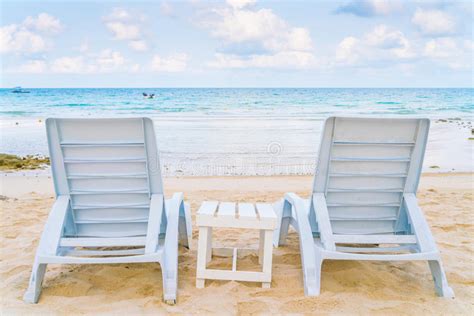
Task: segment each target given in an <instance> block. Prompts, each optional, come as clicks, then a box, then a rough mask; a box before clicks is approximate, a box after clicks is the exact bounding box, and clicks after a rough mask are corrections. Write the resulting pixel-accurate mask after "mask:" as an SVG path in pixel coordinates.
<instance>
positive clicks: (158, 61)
mask: <svg viewBox="0 0 474 316" xmlns="http://www.w3.org/2000/svg"><path fill="white" fill-rule="evenodd" d="M187 61H188V56H187V55H186V54H185V53H178V54H173V55H170V56H168V57H167V58H164V57H160V56H159V55H154V56H153V59H152V61H151V70H153V71H157V72H181V71H184V70H185V69H186V65H187Z"/></svg>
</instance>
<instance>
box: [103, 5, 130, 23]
mask: <svg viewBox="0 0 474 316" xmlns="http://www.w3.org/2000/svg"><path fill="white" fill-rule="evenodd" d="M105 19H106V20H111V21H115V20H119V21H127V20H130V19H132V15H131V14H130V13H129V12H128V11H127V10H125V9H124V8H113V9H112V12H110V14H109V15H107V16H106V17H105Z"/></svg>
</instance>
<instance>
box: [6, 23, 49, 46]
mask: <svg viewBox="0 0 474 316" xmlns="http://www.w3.org/2000/svg"><path fill="white" fill-rule="evenodd" d="M47 47H48V45H47V44H46V40H45V39H44V38H43V37H42V36H41V35H38V34H36V33H34V32H31V31H29V30H28V29H26V28H24V27H22V26H18V25H16V24H10V25H7V26H3V27H1V28H0V52H2V53H12V52H21V53H39V52H43V51H45V50H46V49H47Z"/></svg>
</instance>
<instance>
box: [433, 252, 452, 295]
mask: <svg viewBox="0 0 474 316" xmlns="http://www.w3.org/2000/svg"><path fill="white" fill-rule="evenodd" d="M428 264H429V266H430V270H431V274H432V275H433V281H434V283H435V289H436V293H437V294H438V296H441V297H446V298H454V291H453V289H452V288H451V287H450V286H449V285H448V279H447V278H446V273H445V272H444V269H443V265H442V264H441V261H440V260H430V261H428Z"/></svg>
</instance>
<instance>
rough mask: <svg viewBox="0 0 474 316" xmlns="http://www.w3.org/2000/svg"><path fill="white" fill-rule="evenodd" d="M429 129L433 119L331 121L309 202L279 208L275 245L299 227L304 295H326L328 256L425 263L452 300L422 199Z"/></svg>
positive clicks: (289, 200)
mask: <svg viewBox="0 0 474 316" xmlns="http://www.w3.org/2000/svg"><path fill="white" fill-rule="evenodd" d="M428 130H429V120H428V119H410V118H401V119H400V118H384V119H378V118H377V119H375V118H350V117H331V118H329V119H327V120H326V122H325V126H324V131H323V133H322V137H321V145H320V150H319V158H318V162H317V168H316V175H315V180H314V186H313V192H312V197H311V199H309V200H305V199H302V198H300V197H298V196H297V195H295V194H293V193H287V194H286V195H285V197H284V199H283V200H281V201H279V202H277V203H276V204H275V206H274V207H275V211H276V213H277V216H278V222H279V225H278V227H277V229H276V231H275V235H274V245H275V246H278V245H279V244H283V243H284V242H285V239H286V236H287V233H288V227H289V225H290V224H291V225H292V226H294V227H295V229H296V230H297V231H298V234H299V243H300V252H301V261H302V268H303V277H304V290H305V294H306V295H309V296H317V295H319V293H320V284H321V283H320V282H321V265H322V263H323V260H383V261H401V260H426V261H428V263H429V267H430V269H431V273H432V275H433V278H434V283H435V287H436V291H437V293H438V295H439V296H443V297H454V293H453V290H452V289H451V288H450V287H449V285H448V281H447V279H446V275H445V272H444V270H443V266H442V264H441V257H440V253H439V251H438V249H437V248H436V244H435V241H434V238H433V236H432V234H431V231H430V228H429V226H428V224H427V222H426V220H425V218H424V215H423V213H422V211H421V209H420V208H419V206H418V203H417V198H416V191H417V187H418V181H419V178H420V173H421V167H422V163H423V156H424V153H425V147H426V142H427V137H428Z"/></svg>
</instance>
